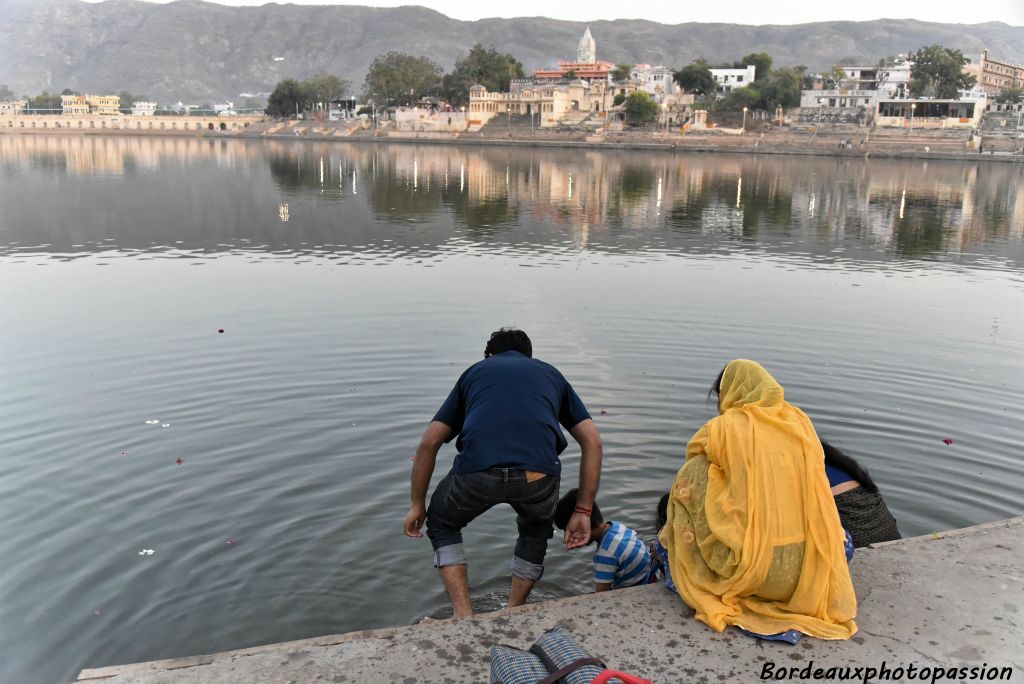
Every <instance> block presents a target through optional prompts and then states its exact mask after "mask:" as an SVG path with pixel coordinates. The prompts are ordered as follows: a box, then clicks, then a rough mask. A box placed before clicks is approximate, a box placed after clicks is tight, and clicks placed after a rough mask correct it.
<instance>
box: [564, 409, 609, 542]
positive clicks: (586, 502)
mask: <svg viewBox="0 0 1024 684" xmlns="http://www.w3.org/2000/svg"><path fill="white" fill-rule="evenodd" d="M569 434H570V435H572V437H573V439H575V440H576V441H577V442H578V443H579V445H580V449H581V451H582V452H583V454H582V456H581V458H580V489H579V494H578V495H577V496H576V505H577V506H578V507H581V508H593V507H594V500H595V499H597V485H598V483H599V482H600V480H601V456H602V453H603V447H602V446H601V435H600V434H599V433H598V431H597V426H596V425H594V421H593V420H591V419H590V418H587V419H586V420H581V421H580V422H579V423H577V424H576V427H574V428H573V429H571V430H569ZM589 543H590V516H589V515H587V514H586V513H573V514H572V517H571V518H569V524H568V525H566V526H565V548H567V549H578V548H580V547H581V546H586V545H587V544H589Z"/></svg>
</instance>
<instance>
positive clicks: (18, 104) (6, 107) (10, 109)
mask: <svg viewBox="0 0 1024 684" xmlns="http://www.w3.org/2000/svg"><path fill="white" fill-rule="evenodd" d="M26 107H28V100H15V101H14V102H0V116H11V115H12V114H21V113H22V112H23V111H24V110H25V108H26Z"/></svg>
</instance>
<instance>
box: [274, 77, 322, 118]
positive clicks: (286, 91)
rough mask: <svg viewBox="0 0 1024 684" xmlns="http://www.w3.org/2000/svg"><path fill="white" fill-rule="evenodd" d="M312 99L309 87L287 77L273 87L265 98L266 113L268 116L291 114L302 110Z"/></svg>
mask: <svg viewBox="0 0 1024 684" xmlns="http://www.w3.org/2000/svg"><path fill="white" fill-rule="evenodd" d="M312 101H313V98H312V97H311V95H310V93H309V89H308V88H306V87H305V86H304V85H303V84H302V83H300V82H299V81H296V80H295V79H294V78H288V79H285V80H283V81H281V82H280V83H278V84H277V85H276V86H275V87H274V92H272V93H270V97H269V98H267V113H268V114H269V115H270V116H293V115H294V114H296V113H298V112H304V111H306V109H308V108H309V105H310V103H311V102H312Z"/></svg>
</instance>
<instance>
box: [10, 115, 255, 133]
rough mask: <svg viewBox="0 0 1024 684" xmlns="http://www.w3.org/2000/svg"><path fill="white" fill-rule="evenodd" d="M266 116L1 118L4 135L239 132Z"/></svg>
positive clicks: (20, 116) (62, 116) (16, 116)
mask: <svg viewBox="0 0 1024 684" xmlns="http://www.w3.org/2000/svg"><path fill="white" fill-rule="evenodd" d="M264 119H265V117H263V116H131V115H127V114H125V115H121V116H98V115H80V116H73V115H69V116H65V115H63V114H11V115H4V116H0V134H2V133H51V134H52V133H111V132H119V133H156V134H164V135H166V134H185V133H188V134H201V133H209V132H210V131H224V132H228V133H239V132H241V131H244V130H245V129H246V128H248V127H249V126H251V125H252V124H254V123H257V122H260V121H263V120H264Z"/></svg>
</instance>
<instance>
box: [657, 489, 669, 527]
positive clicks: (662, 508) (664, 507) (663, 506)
mask: <svg viewBox="0 0 1024 684" xmlns="http://www.w3.org/2000/svg"><path fill="white" fill-rule="evenodd" d="M654 522H655V523H656V524H655V526H654V529H656V530H660V529H661V528H662V527H664V526H665V523H667V522H668V494H665V495H664V496H662V497H661V499H660V500H659V501H658V515H657V517H656V518H655V519H654Z"/></svg>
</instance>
